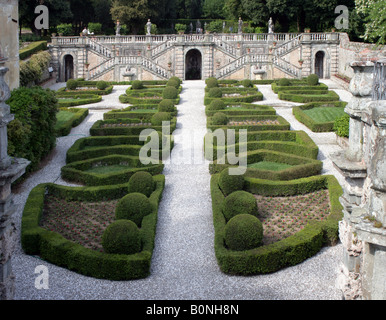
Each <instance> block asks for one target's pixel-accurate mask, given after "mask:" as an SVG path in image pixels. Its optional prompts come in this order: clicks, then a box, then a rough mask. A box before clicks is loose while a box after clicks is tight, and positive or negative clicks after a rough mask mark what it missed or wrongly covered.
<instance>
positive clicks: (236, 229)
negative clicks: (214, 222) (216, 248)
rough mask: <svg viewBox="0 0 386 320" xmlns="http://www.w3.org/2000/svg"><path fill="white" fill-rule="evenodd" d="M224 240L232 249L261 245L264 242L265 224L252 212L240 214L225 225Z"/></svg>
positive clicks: (246, 248) (238, 249)
mask: <svg viewBox="0 0 386 320" xmlns="http://www.w3.org/2000/svg"><path fill="white" fill-rule="evenodd" d="M224 231H225V234H224V238H225V239H224V240H225V244H226V245H227V247H228V248H229V249H231V250H235V251H242V250H249V249H253V248H256V247H259V246H260V245H261V244H262V242H263V225H262V224H261V222H260V220H259V219H258V218H256V217H255V216H252V215H250V214H239V215H237V216H235V217H233V218H232V219H230V220H229V221H228V223H227V224H226V225H225V230H224Z"/></svg>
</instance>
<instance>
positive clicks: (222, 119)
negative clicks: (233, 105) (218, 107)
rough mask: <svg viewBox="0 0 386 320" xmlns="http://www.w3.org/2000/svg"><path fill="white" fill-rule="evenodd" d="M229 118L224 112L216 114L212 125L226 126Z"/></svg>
mask: <svg viewBox="0 0 386 320" xmlns="http://www.w3.org/2000/svg"><path fill="white" fill-rule="evenodd" d="M227 123H228V117H227V116H226V115H225V114H224V113H222V112H216V113H215V114H214V115H213V117H212V124H213V125H216V126H221V125H226V124H227Z"/></svg>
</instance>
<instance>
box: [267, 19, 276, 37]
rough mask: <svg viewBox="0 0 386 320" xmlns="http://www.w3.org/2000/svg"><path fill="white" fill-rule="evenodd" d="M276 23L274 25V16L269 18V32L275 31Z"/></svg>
mask: <svg viewBox="0 0 386 320" xmlns="http://www.w3.org/2000/svg"><path fill="white" fill-rule="evenodd" d="M274 28H275V27H274V25H273V21H272V17H271V18H269V21H268V33H274V32H275V30H274Z"/></svg>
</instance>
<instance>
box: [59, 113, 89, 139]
mask: <svg viewBox="0 0 386 320" xmlns="http://www.w3.org/2000/svg"><path fill="white" fill-rule="evenodd" d="M59 110H62V111H68V112H72V113H73V114H74V115H73V116H72V118H71V119H69V120H68V121H66V122H64V123H62V124H61V125H60V126H55V131H56V136H57V137H62V136H66V135H68V134H69V133H70V132H71V129H72V128H74V127H76V126H78V125H80V124H81V123H82V121H83V120H84V119H85V118H86V117H87V116H88V109H86V108H78V109H75V108H70V109H67V108H60V109H59Z"/></svg>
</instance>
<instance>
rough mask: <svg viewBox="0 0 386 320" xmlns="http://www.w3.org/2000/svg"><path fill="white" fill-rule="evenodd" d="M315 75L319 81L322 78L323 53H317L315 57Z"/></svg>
mask: <svg viewBox="0 0 386 320" xmlns="http://www.w3.org/2000/svg"><path fill="white" fill-rule="evenodd" d="M315 73H316V74H317V76H318V77H319V79H323V78H324V52H323V51H318V52H317V53H316V55H315Z"/></svg>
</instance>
